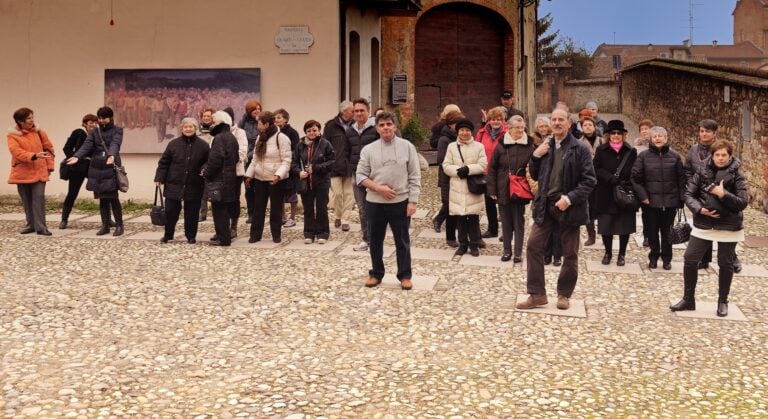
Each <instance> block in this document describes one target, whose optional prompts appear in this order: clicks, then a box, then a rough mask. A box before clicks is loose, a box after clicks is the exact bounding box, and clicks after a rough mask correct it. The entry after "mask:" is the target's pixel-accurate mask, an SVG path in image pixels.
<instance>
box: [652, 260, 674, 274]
mask: <svg viewBox="0 0 768 419" xmlns="http://www.w3.org/2000/svg"><path fill="white" fill-rule="evenodd" d="M662 265H663V263H662V262H661V261H659V262H658V267H657V268H656V269H651V268H648V270H650V271H651V272H653V273H655V274H680V275H682V274H683V262H675V261H672V269H670V270H668V271H665V270H664V268H662ZM646 266H648V265H646Z"/></svg>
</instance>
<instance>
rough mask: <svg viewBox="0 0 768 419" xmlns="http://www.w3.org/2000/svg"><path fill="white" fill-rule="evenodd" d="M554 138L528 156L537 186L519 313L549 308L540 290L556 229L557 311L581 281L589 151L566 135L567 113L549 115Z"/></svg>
mask: <svg viewBox="0 0 768 419" xmlns="http://www.w3.org/2000/svg"><path fill="white" fill-rule="evenodd" d="M551 120H552V134H553V138H551V139H550V140H549V141H545V142H543V143H542V144H541V145H540V146H539V147H538V148H536V150H535V151H534V152H533V157H531V162H530V171H531V177H532V178H533V179H534V180H536V181H538V182H539V189H538V191H537V192H536V196H535V197H534V201H533V220H534V222H535V224H534V225H533V227H532V228H531V235H530V237H529V238H528V294H530V295H529V297H528V299H527V300H525V301H524V302H522V303H520V304H518V305H517V308H518V309H521V310H529V309H532V308H536V307H540V306H544V305H547V303H548V301H547V292H546V289H545V287H544V247H545V246H546V242H547V237H549V235H550V232H551V231H552V230H553V229H554V228H555V227H556V226H559V227H560V241H561V243H562V248H563V259H564V260H563V266H562V267H561V268H560V276H559V277H558V280H557V308H559V309H561V310H566V309H568V308H569V307H570V301H569V299H570V298H571V295H572V294H573V290H574V288H576V280H577V279H578V277H579V266H578V264H579V254H578V252H579V227H580V226H582V225H586V224H587V223H588V222H589V203H588V199H589V194H590V193H591V192H592V189H594V187H595V185H596V184H597V179H596V177H595V169H594V167H593V166H592V153H591V152H590V150H589V148H588V147H587V146H586V145H584V144H583V143H582V142H581V141H579V140H577V139H576V138H574V137H573V135H571V134H570V132H569V128H570V119H569V118H568V112H566V111H565V110H562V109H555V110H554V111H552V117H551Z"/></svg>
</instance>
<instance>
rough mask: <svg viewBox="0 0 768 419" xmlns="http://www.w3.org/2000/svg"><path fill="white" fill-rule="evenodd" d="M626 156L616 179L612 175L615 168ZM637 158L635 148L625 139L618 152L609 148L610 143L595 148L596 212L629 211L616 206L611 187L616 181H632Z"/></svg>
mask: <svg viewBox="0 0 768 419" xmlns="http://www.w3.org/2000/svg"><path fill="white" fill-rule="evenodd" d="M624 156H629V157H627V162H626V163H625V164H624V167H623V168H622V169H621V173H619V178H618V180H617V179H616V177H615V176H614V174H615V173H616V170H617V169H618V168H619V165H620V164H621V160H622V159H624ZM636 159H637V150H635V149H634V147H632V146H631V145H629V144H628V143H627V142H626V141H624V144H622V145H621V148H620V149H619V152H618V153H616V152H615V151H613V149H612V148H611V144H610V143H605V144H601V145H600V146H599V147H597V150H595V158H594V165H595V175H596V176H597V187H595V202H596V203H597V208H595V211H596V213H597V214H618V213H620V212H621V213H623V212H631V211H626V210H619V207H618V206H616V201H615V200H614V199H613V187H614V185H617V184H618V183H626V184H630V187H631V183H632V166H633V165H634V164H635V160H636Z"/></svg>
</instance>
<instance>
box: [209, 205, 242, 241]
mask: <svg viewBox="0 0 768 419" xmlns="http://www.w3.org/2000/svg"><path fill="white" fill-rule="evenodd" d="M237 205H240V204H239V203H237V202H211V213H213V228H214V230H216V238H217V239H218V240H219V243H221V244H223V245H229V244H232V231H231V229H230V227H231V226H230V223H231V221H232V208H233V207H234V206H237Z"/></svg>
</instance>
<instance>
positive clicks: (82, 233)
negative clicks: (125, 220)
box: [67, 228, 160, 240]
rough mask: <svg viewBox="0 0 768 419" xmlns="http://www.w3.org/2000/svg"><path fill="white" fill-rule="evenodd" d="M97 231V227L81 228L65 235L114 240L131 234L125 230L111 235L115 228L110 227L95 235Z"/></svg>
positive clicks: (78, 237) (77, 237)
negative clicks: (90, 228) (106, 231)
mask: <svg viewBox="0 0 768 419" xmlns="http://www.w3.org/2000/svg"><path fill="white" fill-rule="evenodd" d="M97 231H99V230H98V229H96V230H83V231H80V232H79V233H77V234H72V235H70V236H67V237H70V238H73V239H97V240H115V239H119V238H121V237H126V236H128V235H129V234H131V233H129V232H125V234H123V235H122V236H117V237H115V236H113V235H112V233H113V232H114V231H115V229H114V228H111V229H109V233H107V234H105V235H103V236H97V235H96V232H97ZM158 240H160V238H159V237H158Z"/></svg>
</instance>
